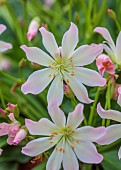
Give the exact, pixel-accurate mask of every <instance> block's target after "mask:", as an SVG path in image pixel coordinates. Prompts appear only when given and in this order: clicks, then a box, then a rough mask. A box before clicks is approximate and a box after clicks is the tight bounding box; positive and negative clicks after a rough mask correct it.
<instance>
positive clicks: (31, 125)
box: [25, 118, 57, 136]
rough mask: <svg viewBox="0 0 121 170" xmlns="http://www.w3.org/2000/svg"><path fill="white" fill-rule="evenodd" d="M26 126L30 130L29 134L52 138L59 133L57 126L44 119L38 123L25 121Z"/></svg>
mask: <svg viewBox="0 0 121 170" xmlns="http://www.w3.org/2000/svg"><path fill="white" fill-rule="evenodd" d="M25 124H26V127H27V129H28V130H29V133H30V134H32V135H46V136H50V134H51V133H53V132H56V131H57V127H56V126H55V124H54V123H52V122H51V121H50V120H48V119H46V118H42V119H40V120H39V121H38V122H35V121H33V120H30V119H25Z"/></svg>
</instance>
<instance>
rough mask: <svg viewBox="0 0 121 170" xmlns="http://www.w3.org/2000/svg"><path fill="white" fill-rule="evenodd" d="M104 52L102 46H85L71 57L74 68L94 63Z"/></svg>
mask: <svg viewBox="0 0 121 170" xmlns="http://www.w3.org/2000/svg"><path fill="white" fill-rule="evenodd" d="M102 52H103V47H102V45H101V44H99V45H97V44H91V45H83V46H81V47H79V48H77V49H76V50H75V51H74V52H73V53H72V55H71V58H72V61H73V64H74V66H84V65H87V64H90V63H92V62H93V61H94V60H95V59H96V57H97V56H98V55H99V54H101V53H102Z"/></svg>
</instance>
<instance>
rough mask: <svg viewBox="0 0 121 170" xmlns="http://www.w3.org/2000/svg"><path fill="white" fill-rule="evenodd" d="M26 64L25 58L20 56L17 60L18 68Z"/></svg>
mask: <svg viewBox="0 0 121 170" xmlns="http://www.w3.org/2000/svg"><path fill="white" fill-rule="evenodd" d="M25 66H26V59H25V58H22V59H21V61H20V62H19V67H20V68H23V67H25Z"/></svg>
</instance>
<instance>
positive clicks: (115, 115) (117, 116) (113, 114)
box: [97, 103, 121, 122]
mask: <svg viewBox="0 0 121 170" xmlns="http://www.w3.org/2000/svg"><path fill="white" fill-rule="evenodd" d="M97 112H98V114H99V116H100V117H101V118H104V119H112V120H115V121H118V122H121V112H119V111H117V110H104V109H103V108H102V107H101V105H100V103H98V105H97Z"/></svg>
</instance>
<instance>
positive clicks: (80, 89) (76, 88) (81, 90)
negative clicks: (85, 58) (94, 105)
mask: <svg viewBox="0 0 121 170" xmlns="http://www.w3.org/2000/svg"><path fill="white" fill-rule="evenodd" d="M66 76H67V75H66ZM66 81H67V82H68V85H69V86H70V88H71V90H72V91H73V92H74V94H75V96H76V97H77V99H78V100H79V101H81V102H83V103H91V102H93V100H91V99H89V98H88V92H87V89H86V88H85V87H84V85H83V84H82V83H81V82H79V81H78V80H77V79H76V78H74V77H71V76H67V80H66Z"/></svg>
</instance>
